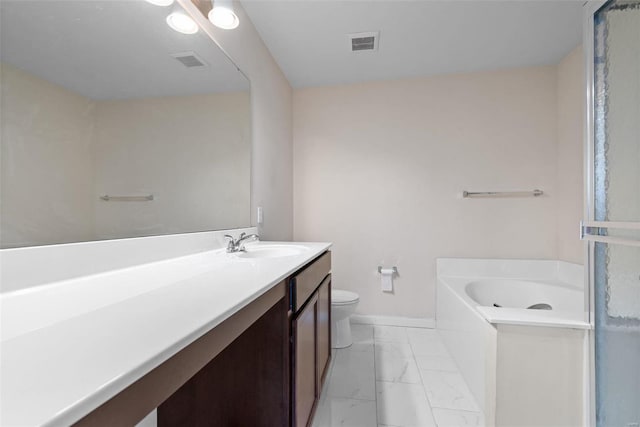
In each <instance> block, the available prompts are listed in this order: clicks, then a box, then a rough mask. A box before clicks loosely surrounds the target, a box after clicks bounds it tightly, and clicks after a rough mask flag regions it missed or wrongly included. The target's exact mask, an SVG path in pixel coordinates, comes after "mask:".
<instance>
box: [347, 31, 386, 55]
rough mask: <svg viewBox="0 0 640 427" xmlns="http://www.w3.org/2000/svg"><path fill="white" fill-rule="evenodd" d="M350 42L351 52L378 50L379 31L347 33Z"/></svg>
mask: <svg viewBox="0 0 640 427" xmlns="http://www.w3.org/2000/svg"><path fill="white" fill-rule="evenodd" d="M347 36H348V38H349V42H350V43H351V52H370V51H376V50H378V39H379V38H380V33H379V32H378V31H374V32H368V33H354V34H348V35H347Z"/></svg>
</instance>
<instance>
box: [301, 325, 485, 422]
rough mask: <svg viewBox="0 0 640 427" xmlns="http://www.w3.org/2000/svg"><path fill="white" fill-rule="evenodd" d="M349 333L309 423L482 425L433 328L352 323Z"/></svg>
mask: <svg viewBox="0 0 640 427" xmlns="http://www.w3.org/2000/svg"><path fill="white" fill-rule="evenodd" d="M352 334H353V345H352V346H351V347H348V348H345V349H339V350H334V353H333V354H334V357H333V361H332V363H331V366H330V368H329V369H330V371H329V373H328V374H327V375H328V380H327V382H326V383H325V387H324V389H323V391H322V395H321V397H320V402H319V404H318V409H317V410H316V414H315V418H314V421H313V424H312V427H338V426H341V427H432V426H434V427H435V426H437V427H461V426H482V425H483V417H482V414H481V413H480V410H479V408H478V406H477V404H476V402H475V400H474V398H473V396H472V395H471V392H470V391H469V389H468V387H467V385H466V384H465V382H464V379H463V378H462V375H461V374H460V373H459V372H458V368H457V367H456V364H455V362H454V361H453V359H451V357H450V355H449V354H448V352H447V349H446V348H445V347H444V344H443V343H442V340H441V339H440V336H439V335H438V332H437V331H436V330H434V329H421V328H403V327H395V326H377V325H376V326H373V325H359V324H353V325H352Z"/></svg>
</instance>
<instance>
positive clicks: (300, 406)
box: [293, 293, 318, 427]
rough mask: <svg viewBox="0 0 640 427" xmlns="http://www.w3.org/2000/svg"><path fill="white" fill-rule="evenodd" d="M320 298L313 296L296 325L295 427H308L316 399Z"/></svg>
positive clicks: (294, 329)
mask: <svg viewBox="0 0 640 427" xmlns="http://www.w3.org/2000/svg"><path fill="white" fill-rule="evenodd" d="M317 313H318V294H317V293H316V294H314V295H313V296H312V297H311V298H310V299H309V301H308V302H307V305H306V306H305V307H304V309H302V311H300V312H299V313H298V316H297V317H296V318H295V320H294V321H293V337H294V351H295V353H294V360H293V363H294V368H293V370H294V372H293V378H294V380H293V410H294V413H293V419H294V421H295V424H294V426H295V427H305V426H306V425H307V423H308V421H309V417H310V415H311V411H312V410H313V405H314V403H315V400H316V397H317V395H318V394H317V390H318V386H317V383H316V319H317V315H318V314H317Z"/></svg>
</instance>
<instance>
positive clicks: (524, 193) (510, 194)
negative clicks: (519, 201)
mask: <svg viewBox="0 0 640 427" xmlns="http://www.w3.org/2000/svg"><path fill="white" fill-rule="evenodd" d="M543 194H544V191H542V190H538V189H535V190H532V191H479V192H471V191H463V192H462V197H463V198H469V197H527V196H533V197H538V196H542V195H543Z"/></svg>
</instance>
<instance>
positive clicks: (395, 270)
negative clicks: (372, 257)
mask: <svg viewBox="0 0 640 427" xmlns="http://www.w3.org/2000/svg"><path fill="white" fill-rule="evenodd" d="M392 270H393V274H398V267H396V266H395V265H394V266H393V267H392ZM378 273H382V266H381V265H379V266H378Z"/></svg>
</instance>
